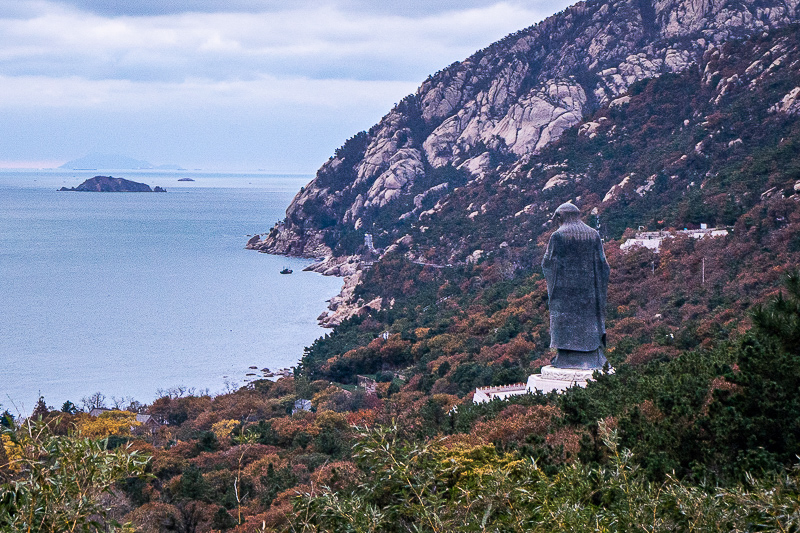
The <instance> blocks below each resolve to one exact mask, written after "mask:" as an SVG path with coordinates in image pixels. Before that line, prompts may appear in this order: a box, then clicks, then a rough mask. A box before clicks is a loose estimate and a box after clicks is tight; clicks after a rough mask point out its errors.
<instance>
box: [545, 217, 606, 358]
mask: <svg viewBox="0 0 800 533" xmlns="http://www.w3.org/2000/svg"><path fill="white" fill-rule="evenodd" d="M555 218H556V220H558V222H559V223H560V226H559V228H558V229H557V230H556V231H555V232H554V233H553V234H552V235H551V236H550V242H549V243H548V244H547V252H545V254H544V259H543V260H542V270H544V276H545V279H546V280H547V296H548V298H549V300H550V347H551V348H557V349H558V353H557V355H556V357H555V359H554V360H553V362H552V363H551V366H553V367H555V368H578V369H586V370H591V369H600V368H603V366H604V365H605V364H606V362H607V360H606V357H605V355H604V354H603V348H605V345H606V292H607V289H608V274H609V267H608V262H607V261H606V256H605V253H604V252H603V243H602V241H601V240H600V234H599V233H598V232H597V231H596V230H594V229H592V228H590V227H589V226H587V225H586V224H584V223H583V221H581V219H580V211H579V210H578V208H577V207H575V206H574V205H573V204H571V203H569V202H567V203H565V204H562V205H560V206H559V207H558V209H556V216H555Z"/></svg>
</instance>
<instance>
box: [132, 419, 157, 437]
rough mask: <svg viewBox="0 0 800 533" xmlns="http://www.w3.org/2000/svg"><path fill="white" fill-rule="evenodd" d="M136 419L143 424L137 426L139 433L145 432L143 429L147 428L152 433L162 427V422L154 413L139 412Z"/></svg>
mask: <svg viewBox="0 0 800 533" xmlns="http://www.w3.org/2000/svg"><path fill="white" fill-rule="evenodd" d="M136 421H137V422H139V423H140V424H141V426H139V427H137V428H136V431H137V432H139V433H141V432H143V430H147V431H149V432H150V434H151V435H152V434H154V433H155V432H156V431H157V430H158V428H159V427H161V423H160V422H159V421H158V420H156V419H155V418H154V417H153V416H152V415H142V414H137V415H136Z"/></svg>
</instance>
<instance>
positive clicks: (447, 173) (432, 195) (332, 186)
mask: <svg viewBox="0 0 800 533" xmlns="http://www.w3.org/2000/svg"><path fill="white" fill-rule="evenodd" d="M798 5H800V2H798V1H797V0H788V1H783V0H748V1H744V2H732V1H724V0H716V1H700V0H655V1H647V0H636V1H633V0H631V1H623V0H613V1H605V2H600V1H590V2H585V3H579V4H576V5H575V6H572V7H570V8H568V9H566V10H565V11H563V12H561V13H559V14H556V15H554V16H552V17H550V18H548V19H547V20H545V21H543V22H542V23H540V24H538V25H535V26H532V27H530V28H527V29H524V30H521V31H519V32H517V33H515V34H513V35H510V36H508V37H506V38H505V39H503V40H501V41H499V42H497V43H495V44H493V45H491V46H489V47H487V48H486V49H484V50H481V51H479V52H477V53H476V54H474V55H472V56H471V57H469V58H467V59H465V60H464V61H462V62H459V63H455V64H453V65H451V66H450V67H448V68H446V69H444V70H442V71H440V72H438V73H436V74H435V75H432V76H430V77H429V78H428V79H427V80H426V81H425V82H424V83H423V84H422V85H421V86H420V87H419V89H418V90H417V92H416V93H415V94H412V95H409V96H408V97H406V98H405V99H403V100H402V101H401V102H400V103H399V104H398V105H397V106H396V107H395V108H394V109H393V110H392V111H390V112H389V114H387V115H386V116H385V117H384V118H383V119H382V120H381V121H380V123H378V124H377V125H375V126H374V127H372V128H371V129H370V130H369V132H361V133H359V134H357V135H355V136H354V137H353V138H351V139H349V140H348V141H347V142H346V143H345V144H344V145H343V146H342V147H341V148H340V149H339V150H337V152H336V153H335V154H334V156H333V157H331V158H330V159H329V160H328V161H327V162H326V163H325V164H324V165H323V166H322V167H321V168H320V169H319V171H318V172H317V175H316V177H315V179H314V180H313V181H312V182H311V183H310V184H309V185H308V186H307V187H305V188H304V189H303V190H302V191H301V192H300V193H298V195H297V196H296V197H295V198H294V200H293V201H292V203H291V205H290V206H289V208H288V210H287V213H286V219H285V220H284V221H282V222H281V223H280V224H278V225H276V226H275V227H274V228H273V229H272V231H271V232H270V233H269V235H267V236H266V237H265V238H264V239H263V240H261V241H258V242H255V243H251V244H249V247H250V248H254V249H260V250H262V251H266V252H270V253H277V254H289V255H299V256H309V257H311V256H315V257H318V256H324V255H330V254H335V255H344V254H352V253H355V252H357V251H358V249H359V245H360V244H361V243H362V242H363V233H364V232H371V233H373V235H374V238H375V244H376V246H377V247H379V248H381V247H387V246H389V245H391V244H392V243H394V242H396V241H397V240H399V239H401V238H403V237H404V236H405V235H406V234H407V233H409V232H411V231H413V228H414V227H419V225H421V224H422V223H423V221H428V222H430V223H434V222H435V221H436V219H437V216H438V213H439V212H440V211H441V208H442V206H443V205H445V204H447V202H448V201H450V200H451V199H453V198H454V197H456V195H454V194H453V193H454V191H455V190H456V189H458V190H459V194H461V193H463V191H464V190H465V188H467V189H468V188H470V187H471V188H473V189H474V188H475V187H476V185H480V186H487V185H486V184H487V183H490V184H491V183H502V182H503V180H504V179H508V178H509V177H510V176H514V175H516V174H518V173H519V172H520V168H521V167H523V166H524V165H526V164H529V163H530V162H531V161H532V159H534V158H535V157H536V156H538V155H539V154H540V153H541V152H542V151H543V150H544V149H545V148H547V147H548V146H550V145H552V143H553V142H554V141H555V140H557V139H558V138H559V137H560V136H561V135H562V134H563V133H564V132H565V131H568V130H569V129H570V128H573V127H575V126H577V125H579V124H581V122H582V120H583V118H584V117H586V116H589V115H591V114H593V113H595V112H597V111H598V110H600V109H603V108H607V107H608V106H609V105H623V104H624V103H625V102H624V98H626V97H627V96H625V95H626V93H627V91H628V90H629V89H630V87H631V86H632V85H633V84H635V83H637V82H640V81H642V80H645V79H649V78H654V77H658V76H662V75H664V74H678V73H683V72H687V71H689V70H692V69H696V68H698V66H699V65H700V64H701V63H703V62H704V58H705V62H706V64H708V60H709V58H710V57H711V56H713V55H714V54H715V53H716V54H717V55H718V54H719V50H720V48H721V47H722V46H723V45H724V44H725V43H727V42H732V41H735V40H741V39H745V38H747V37H751V36H756V35H759V34H761V33H762V32H765V31H769V30H773V29H776V28H780V27H783V26H786V25H787V24H790V23H792V22H796V21H797V20H798V17H799V16H800V13H799V12H798ZM765 68H766V67H765ZM707 74H708V75H709V76H712V75H714V72H709V73H707ZM718 77H719V76H718ZM715 82H717V83H718V82H719V80H718V79H717V80H715ZM621 96H622V97H623V100H619V98H620V97H621ZM787 98H789V99H790V100H791V95H788V94H787ZM791 105H792V104H791V103H788V104H786V106H791ZM587 124H588V126H587V125H584V126H586V127H588V128H594V127H595V126H593V125H592V124H590V123H589V122H587ZM582 127H583V126H582ZM551 178H552V181H551V182H549V183H550V188H552V187H555V186H557V185H559V184H563V183H564V182H566V181H567V178H566V177H557V173H556V174H554V176H551ZM548 179H550V178H548ZM536 209H538V207H537V206H530V207H528V212H531V211H532V210H536ZM473 213H474V215H473ZM467 214H468V215H472V216H473V217H474V216H478V215H480V214H481V213H480V209H478V210H475V209H471V210H470V211H469V213H467ZM511 214H512V215H513V214H514V213H511ZM428 222H425V223H426V225H427V224H428ZM448 247H449V248H450V252H451V253H450V255H453V259H455V260H464V259H465V256H464V255H463V254H464V253H466V252H470V251H469V250H464V249H463V248H464V247H463V246H461V247H460V248H462V249H461V250H459V251H458V253H454V252H456V248H459V246H457V245H453V243H448Z"/></svg>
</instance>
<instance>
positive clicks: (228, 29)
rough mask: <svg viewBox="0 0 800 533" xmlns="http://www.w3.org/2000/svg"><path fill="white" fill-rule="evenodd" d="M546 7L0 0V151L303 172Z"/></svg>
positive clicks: (410, 0)
mask: <svg viewBox="0 0 800 533" xmlns="http://www.w3.org/2000/svg"><path fill="white" fill-rule="evenodd" d="M549 1H550V0H548V2H549ZM564 5H566V4H564ZM561 7H563V6H553V5H551V4H548V3H536V2H518V1H505V2H497V1H495V0H461V1H456V0H440V1H437V2H430V1H422V0H395V1H393V2H382V1H381V2H376V1H374V0H336V1H334V0H329V1H326V0H295V1H292V2H286V1H285V0H281V1H277V0H258V1H256V0H225V1H224V2H223V1H216V0H203V1H201V0H171V1H164V0H139V1H134V0H115V1H112V0H62V1H60V2H55V1H48V0H0V86H2V87H3V90H2V91H0V113H2V114H3V115H2V116H3V120H4V134H5V135H6V141H5V142H3V143H0V149H2V151H3V152H4V153H3V158H5V159H8V158H16V159H24V160H30V161H39V160H48V159H58V158H64V159H71V158H74V157H77V156H80V155H83V153H85V151H87V150H89V149H90V150H94V151H105V152H108V151H116V152H121V153H125V151H126V146H127V147H128V148H129V149H130V150H134V152H132V155H135V156H137V157H139V158H141V159H148V160H154V161H158V160H161V161H170V160H171V161H176V162H178V163H180V164H184V165H192V164H195V163H192V162H191V161H187V160H186V159H185V158H184V157H183V156H187V155H188V154H190V153H191V154H192V155H191V157H193V158H195V159H194V161H197V164H198V165H203V164H204V163H203V161H202V158H205V159H206V160H207V161H216V163H215V164H216V165H217V166H222V165H224V164H229V163H230V162H231V161H233V160H236V161H240V162H246V161H247V160H250V161H254V162H256V161H257V163H255V164H256V166H259V167H268V166H269V164H268V163H269V162H270V161H272V162H276V161H280V164H281V165H282V166H281V168H282V169H294V168H302V169H305V170H309V169H310V168H316V166H318V165H319V163H320V162H321V161H324V158H325V157H326V156H324V154H328V155H330V153H331V152H332V151H333V149H335V148H336V147H337V146H339V145H341V143H342V142H343V141H344V139H346V138H348V137H350V136H352V134H353V133H355V132H356V131H358V130H359V129H366V128H368V127H370V126H371V125H372V124H374V123H375V122H377V121H378V120H379V119H380V117H381V116H382V115H383V114H384V113H386V112H388V111H389V109H390V108H391V106H392V104H393V103H394V102H397V101H399V100H400V99H401V98H402V97H403V96H405V95H407V94H409V93H411V92H413V91H414V90H415V89H416V87H417V86H418V85H419V84H420V83H421V82H422V80H424V79H425V78H426V77H427V76H428V75H429V74H431V73H433V72H436V71H438V70H440V69H442V68H444V67H446V66H447V65H449V64H450V63H452V62H454V61H457V60H462V59H464V58H466V57H467V56H469V55H470V54H472V53H473V52H475V51H476V50H478V49H480V48H483V47H485V46H487V45H489V44H490V43H492V42H494V41H496V40H497V39H500V38H502V37H504V36H505V35H507V34H508V33H511V32H513V31H516V30H519V29H521V28H523V27H525V26H527V25H530V24H533V23H535V22H537V21H539V20H541V19H542V18H544V16H545V15H547V14H550V13H552V12H553V11H556V10H558V9H560V8H561ZM226 124H228V125H226ZM234 126H235V127H234ZM222 132H225V134H223V133H222ZM125 136H127V137H129V139H128V140H127V141H126V137H125ZM259 136H260V138H259ZM244 137H247V140H246V142H245V141H244ZM37 143H38V144H37ZM102 143H106V144H109V143H111V144H113V143H116V144H115V145H114V146H107V145H103V144H102ZM126 143H127V144H126ZM148 143H149V144H148ZM81 146H85V147H86V150H81V149H80V148H79V147H81ZM148 146H149V148H148ZM168 147H172V149H173V150H175V151H176V155H175V157H169V154H168V153H166V152H165V150H166V149H167V148H168ZM198 147H202V148H198ZM258 147H261V149H262V150H263V153H259V151H258ZM148 150H149V151H150V152H148ZM70 151H72V152H75V151H78V153H69V152H70ZM151 152H157V153H159V154H161V155H160V156H158V157H154V156H153V155H151ZM265 159H266V161H267V162H265V161H264V160H265ZM276 164H277V163H276ZM312 165H313V166H312Z"/></svg>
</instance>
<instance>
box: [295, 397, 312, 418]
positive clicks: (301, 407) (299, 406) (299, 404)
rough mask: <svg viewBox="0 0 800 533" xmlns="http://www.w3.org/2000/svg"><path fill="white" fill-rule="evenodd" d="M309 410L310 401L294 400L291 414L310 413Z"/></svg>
mask: <svg viewBox="0 0 800 533" xmlns="http://www.w3.org/2000/svg"><path fill="white" fill-rule="evenodd" d="M310 410H311V400H304V399H302V398H301V399H300V400H295V401H294V407H293V408H292V414H295V413H299V412H300V411H310Z"/></svg>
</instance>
